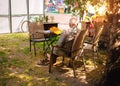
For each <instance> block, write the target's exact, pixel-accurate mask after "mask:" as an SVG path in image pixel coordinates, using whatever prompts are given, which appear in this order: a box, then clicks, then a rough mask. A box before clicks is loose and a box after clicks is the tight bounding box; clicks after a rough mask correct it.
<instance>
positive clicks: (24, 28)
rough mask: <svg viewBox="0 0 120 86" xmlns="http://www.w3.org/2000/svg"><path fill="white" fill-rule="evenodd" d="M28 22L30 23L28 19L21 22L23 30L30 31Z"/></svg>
mask: <svg viewBox="0 0 120 86" xmlns="http://www.w3.org/2000/svg"><path fill="white" fill-rule="evenodd" d="M28 24H29V21H28V20H25V21H23V22H22V24H21V32H23V33H24V32H28Z"/></svg>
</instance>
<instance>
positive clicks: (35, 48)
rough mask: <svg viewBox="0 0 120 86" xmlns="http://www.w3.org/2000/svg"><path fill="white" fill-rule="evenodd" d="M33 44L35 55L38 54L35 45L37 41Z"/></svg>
mask: <svg viewBox="0 0 120 86" xmlns="http://www.w3.org/2000/svg"><path fill="white" fill-rule="evenodd" d="M33 46H34V55H35V56H36V46H35V42H33Z"/></svg>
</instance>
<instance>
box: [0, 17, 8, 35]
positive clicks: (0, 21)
mask: <svg viewBox="0 0 120 86" xmlns="http://www.w3.org/2000/svg"><path fill="white" fill-rule="evenodd" d="M0 33H10V28H9V19H8V18H7V17H6V18H4V17H3V18H1V17H0Z"/></svg>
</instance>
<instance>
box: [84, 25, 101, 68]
mask: <svg viewBox="0 0 120 86" xmlns="http://www.w3.org/2000/svg"><path fill="white" fill-rule="evenodd" d="M102 31H103V25H101V26H100V27H99V28H96V29H95V35H94V37H93V40H92V41H85V43H84V51H85V50H92V52H93V59H94V66H95V67H96V61H95V60H96V55H95V54H97V57H98V43H99V39H100V36H101V34H102Z"/></svg>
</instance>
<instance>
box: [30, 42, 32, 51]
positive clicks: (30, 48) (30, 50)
mask: <svg viewBox="0 0 120 86" xmlns="http://www.w3.org/2000/svg"><path fill="white" fill-rule="evenodd" d="M31 48H32V47H31V40H30V52H31Z"/></svg>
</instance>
